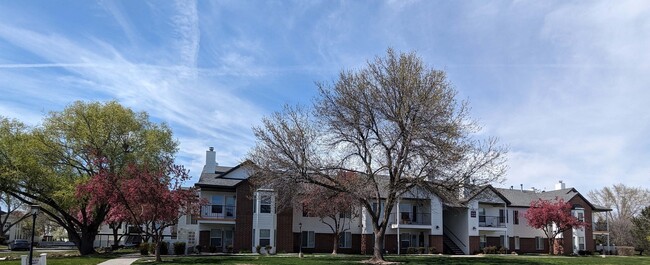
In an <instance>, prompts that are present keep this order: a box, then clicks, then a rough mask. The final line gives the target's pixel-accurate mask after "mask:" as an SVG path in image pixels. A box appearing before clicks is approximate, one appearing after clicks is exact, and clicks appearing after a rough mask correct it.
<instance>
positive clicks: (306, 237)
mask: <svg viewBox="0 0 650 265" xmlns="http://www.w3.org/2000/svg"><path fill="white" fill-rule="evenodd" d="M314 237H315V233H314V231H302V244H301V245H302V247H303V248H314V246H315V243H316V240H315V238H314Z"/></svg>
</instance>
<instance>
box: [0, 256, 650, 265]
mask: <svg viewBox="0 0 650 265" xmlns="http://www.w3.org/2000/svg"><path fill="white" fill-rule="evenodd" d="M368 258H369V257H368V256H359V255H339V256H337V257H331V256H328V255H317V256H313V255H307V256H305V258H303V259H299V258H298V257H296V256H293V257H287V256H270V257H268V256H209V257H205V256H204V257H176V258H173V257H170V258H164V259H163V262H162V263H155V262H151V258H146V259H141V260H140V261H138V262H136V263H135V264H165V265H175V264H233V265H235V264H238V265H243V264H270V265H273V264H278V265H279V264H307V265H317V264H323V265H333V264H359V261H362V260H365V259H368ZM387 260H389V261H397V262H400V264H458V265H464V264H479V265H487V264H493V265H503V264H506V265H508V264H512V265H514V264H521V265H546V264H567V265H569V264H571V265H573V264H588V265H601V264H602V265H605V264H629V265H632V264H650V257H638V256H637V257H606V258H602V257H600V256H593V257H545V256H485V257H481V256H468V257H448V256H387ZM0 265H1V264H0Z"/></svg>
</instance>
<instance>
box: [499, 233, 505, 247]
mask: <svg viewBox="0 0 650 265" xmlns="http://www.w3.org/2000/svg"><path fill="white" fill-rule="evenodd" d="M499 244H501V247H504V248H505V247H506V236H504V235H501V236H499Z"/></svg>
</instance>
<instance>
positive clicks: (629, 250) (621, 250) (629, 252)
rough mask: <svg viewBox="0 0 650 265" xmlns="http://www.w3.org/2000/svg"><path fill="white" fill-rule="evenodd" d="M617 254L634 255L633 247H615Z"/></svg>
mask: <svg viewBox="0 0 650 265" xmlns="http://www.w3.org/2000/svg"><path fill="white" fill-rule="evenodd" d="M616 251H617V252H618V255H619V256H634V254H635V251H634V247H616Z"/></svg>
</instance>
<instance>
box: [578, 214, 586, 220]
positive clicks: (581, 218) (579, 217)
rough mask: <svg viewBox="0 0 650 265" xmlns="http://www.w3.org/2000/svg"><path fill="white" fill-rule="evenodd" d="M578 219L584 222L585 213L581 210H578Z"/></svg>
mask: <svg viewBox="0 0 650 265" xmlns="http://www.w3.org/2000/svg"><path fill="white" fill-rule="evenodd" d="M578 221H580V222H584V221H585V213H583V212H578Z"/></svg>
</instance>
